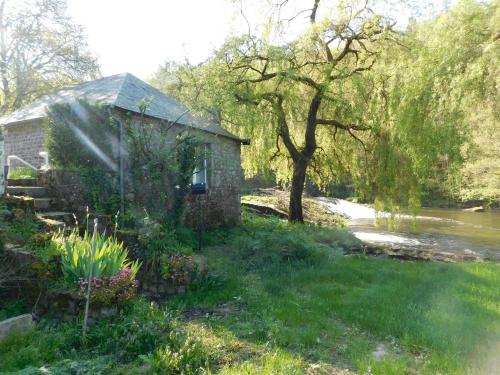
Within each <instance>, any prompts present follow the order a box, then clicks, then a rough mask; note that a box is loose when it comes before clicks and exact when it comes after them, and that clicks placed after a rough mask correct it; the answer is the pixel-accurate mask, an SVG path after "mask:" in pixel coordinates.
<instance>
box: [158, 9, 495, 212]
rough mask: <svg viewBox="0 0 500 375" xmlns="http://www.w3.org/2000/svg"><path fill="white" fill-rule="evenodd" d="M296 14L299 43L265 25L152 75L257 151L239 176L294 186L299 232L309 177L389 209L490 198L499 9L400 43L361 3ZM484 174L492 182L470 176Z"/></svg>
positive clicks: (403, 37)
mask: <svg viewBox="0 0 500 375" xmlns="http://www.w3.org/2000/svg"><path fill="white" fill-rule="evenodd" d="M287 3H288V2H283V3H281V6H286V5H287ZM320 6H324V8H320ZM298 14H301V15H302V16H304V15H306V16H307V17H309V22H310V26H309V27H308V28H307V29H306V30H304V31H303V32H302V33H300V34H299V35H298V36H297V37H295V38H293V40H287V41H285V42H283V41H281V42H276V40H275V39H274V38H271V37H270V35H271V33H270V31H269V28H272V27H273V26H275V27H278V26H280V25H281V24H280V23H279V22H278V21H276V20H271V21H270V23H269V25H270V26H269V28H268V29H266V30H265V31H264V32H263V33H262V35H253V34H245V35H240V36H236V37H232V38H230V39H228V40H227V42H226V43H225V44H224V46H223V47H222V48H220V49H219V50H218V51H216V52H215V53H214V55H213V56H212V57H211V58H210V59H209V60H208V61H206V62H205V63H203V64H200V65H197V66H192V65H190V64H180V65H175V64H174V65H172V64H170V65H168V66H166V67H165V69H163V70H162V71H161V72H159V74H158V75H157V76H156V80H157V82H159V83H160V84H162V85H163V88H164V89H166V90H168V91H170V93H173V94H174V95H177V96H179V97H180V98H181V99H182V100H184V101H186V102H188V103H190V104H191V106H192V107H194V108H197V109H198V110H204V109H207V108H211V109H212V110H215V111H216V112H217V113H218V114H219V117H220V119H221V123H222V124H223V126H225V127H227V128H228V129H230V130H231V131H233V132H236V133H237V134H239V135H241V136H242V137H250V138H252V145H251V147H250V148H248V149H246V150H244V151H243V152H244V154H243V156H244V168H245V172H246V174H247V176H252V175H255V174H264V175H266V174H267V175H273V176H275V178H276V180H277V181H278V182H279V183H281V184H282V185H284V186H289V187H290V188H291V192H292V194H291V202H290V213H291V217H292V219H295V220H298V221H300V220H301V215H300V210H299V209H298V208H297V204H300V198H299V196H300V195H301V194H302V188H303V186H304V179H305V174H307V176H308V177H309V178H310V179H311V180H312V181H314V182H315V183H316V184H317V185H318V186H319V187H322V188H325V187H326V186H327V185H328V184H329V183H331V182H332V181H336V182H342V183H349V184H351V185H353V186H354V188H355V189H356V191H357V193H358V194H359V195H360V196H362V197H364V198H365V199H370V200H375V201H376V202H377V203H379V204H378V207H379V208H383V209H389V210H398V209H402V208H408V207H410V208H417V207H418V206H419V205H420V204H421V202H422V198H423V196H424V193H425V192H427V191H429V190H431V189H438V190H441V191H442V192H445V193H446V194H448V195H450V196H455V197H456V196H458V195H461V196H463V195H464V191H466V190H467V191H469V192H470V193H471V194H477V192H476V193H472V191H473V189H474V188H473V186H471V185H468V187H467V189H465V190H464V185H466V184H464V181H467V179H469V180H470V179H474V180H475V181H477V184H482V185H481V186H478V189H479V190H481V191H483V192H484V188H483V187H484V186H491V185H493V186H496V185H495V182H494V181H495V178H496V177H494V176H496V175H495V174H494V173H495V172H494V171H493V169H495V170H497V171H498V165H499V164H498V160H497V159H496V158H497V156H496V154H497V153H495V152H494V151H493V150H494V148H495V144H498V140H496V141H495V137H496V134H498V133H495V129H496V128H497V127H498V103H497V102H498V101H497V100H496V98H498V91H497V90H498V82H497V80H498V56H499V54H498V31H497V30H496V26H495V25H497V24H498V1H492V2H491V3H487V4H482V3H479V2H476V1H472V0H465V1H461V2H460V3H459V4H457V5H456V6H455V7H453V8H452V9H451V10H449V11H447V12H446V13H444V14H442V15H439V16H438V17H436V18H434V19H432V20H430V21H426V22H422V23H416V22H413V23H411V24H410V25H409V26H408V28H407V29H406V30H404V31H394V30H393V28H392V26H393V22H392V21H391V20H390V19H388V18H386V17H384V16H383V15H377V14H375V13H374V12H373V11H372V10H371V8H370V4H369V3H365V2H363V3H362V4H361V5H360V4H358V3H357V2H348V3H344V2H342V3H341V5H339V6H338V7H333V6H331V4H327V2H326V1H319V0H317V1H311V2H310V6H309V7H307V6H306V7H304V9H302V10H301V11H300V12H299V13H298ZM319 15H321V17H320V18H318V17H319ZM288 21H290V20H288ZM288 21H287V22H288ZM478 106H480V108H481V109H483V108H484V111H483V110H481V111H477V110H475V109H476V108H478ZM488 134H490V137H491V134H495V135H493V136H492V137H493V139H491V141H488V142H485V141H486V140H485V139H484V137H488ZM495 142H496V143H495ZM483 143H487V145H483ZM487 160H488V161H487ZM490 161H492V162H493V163H490ZM485 163H486V165H487V167H486V165H485ZM481 165H483V166H482V167H481ZM484 168H487V170H488V171H489V172H488V173H490V172H491V175H490V176H488V177H486V178H485V179H486V180H487V183H486V182H484V181H482V179H481V178H476V177H474V174H476V175H477V174H482V171H484ZM304 170H305V174H304V173H303V172H304ZM493 190H495V189H494V188H493ZM294 192H295V194H294ZM294 210H295V211H294Z"/></svg>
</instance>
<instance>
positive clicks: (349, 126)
mask: <svg viewBox="0 0 500 375" xmlns="http://www.w3.org/2000/svg"><path fill="white" fill-rule="evenodd" d="M316 124H317V125H330V126H334V127H336V128H337V129H342V130H347V131H351V130H358V131H366V130H370V129H371V127H369V126H362V125H357V124H342V123H341V122H339V121H337V120H325V119H317V120H316Z"/></svg>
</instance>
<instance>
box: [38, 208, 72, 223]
mask: <svg viewBox="0 0 500 375" xmlns="http://www.w3.org/2000/svg"><path fill="white" fill-rule="evenodd" d="M36 216H37V217H38V218H39V219H45V220H53V221H59V222H62V223H63V224H68V225H73V224H75V218H74V217H73V214H71V213H69V212H62V211H47V212H39V213H37V214H36Z"/></svg>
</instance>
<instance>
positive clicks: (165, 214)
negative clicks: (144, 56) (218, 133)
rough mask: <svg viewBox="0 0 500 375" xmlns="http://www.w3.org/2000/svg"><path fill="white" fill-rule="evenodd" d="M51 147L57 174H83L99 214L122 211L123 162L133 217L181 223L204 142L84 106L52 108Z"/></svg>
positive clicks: (83, 103)
mask: <svg viewBox="0 0 500 375" xmlns="http://www.w3.org/2000/svg"><path fill="white" fill-rule="evenodd" d="M141 108H143V109H144V110H145V108H146V107H145V105H142V106H141ZM120 129H121V131H122V141H121V142H120ZM46 144H47V149H48V152H49V157H50V163H51V167H52V168H55V169H61V170H70V171H75V172H77V173H78V174H79V176H80V177H81V179H82V181H83V182H84V184H85V185H86V189H87V196H86V200H87V202H88V204H89V206H90V207H91V209H92V210H93V211H96V212H97V213H99V214H104V215H113V214H114V213H116V211H117V210H118V209H119V207H120V203H121V200H120V158H122V160H123V163H124V166H125V168H124V175H123V180H124V187H125V196H126V197H127V199H126V203H127V205H128V206H129V207H128V208H131V210H130V211H131V212H142V213H144V211H146V213H147V215H148V216H149V217H151V218H153V219H154V220H157V221H159V222H170V223H172V224H175V225H177V224H179V223H180V222H181V220H182V216H183V213H184V208H185V202H186V197H187V195H188V194H189V191H190V182H191V177H192V173H193V170H194V166H195V165H196V162H197V160H198V158H199V155H198V153H199V152H198V149H199V147H197V145H198V142H197V140H196V139H195V138H194V137H193V136H191V135H189V134H187V133H186V131H181V132H179V131H178V129H177V130H175V132H174V125H173V124H172V123H169V122H160V121H152V120H150V119H149V118H147V117H146V116H139V117H138V118H137V116H135V117H134V116H132V115H131V114H130V113H123V114H120V115H119V114H117V113H112V112H111V111H110V110H109V108H108V107H105V106H100V105H91V104H89V103H88V102H86V101H78V102H76V103H71V104H67V103H65V104H55V105H52V106H51V107H50V109H49V112H48V120H47V140H46Z"/></svg>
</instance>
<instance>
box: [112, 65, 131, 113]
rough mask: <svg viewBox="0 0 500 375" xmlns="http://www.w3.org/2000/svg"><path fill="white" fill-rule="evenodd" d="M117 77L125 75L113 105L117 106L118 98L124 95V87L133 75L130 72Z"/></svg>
mask: <svg viewBox="0 0 500 375" xmlns="http://www.w3.org/2000/svg"><path fill="white" fill-rule="evenodd" d="M116 75H123V80H122V83H121V84H120V87H119V88H118V91H117V92H116V97H115V100H114V101H113V105H116V102H117V101H118V97H119V96H120V94H121V93H122V90H123V86H124V85H125V81H126V80H127V78H128V77H129V76H132V74H130V73H129V72H124V73H120V74H116Z"/></svg>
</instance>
